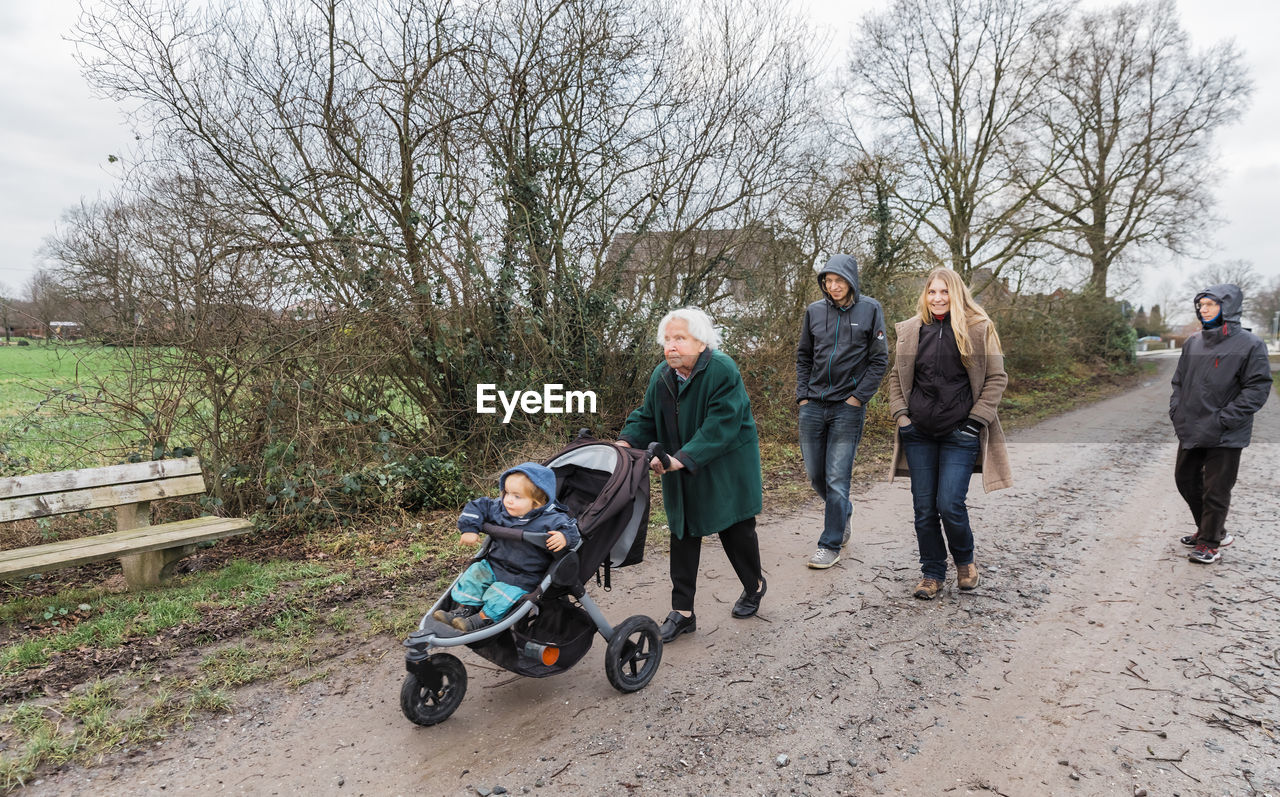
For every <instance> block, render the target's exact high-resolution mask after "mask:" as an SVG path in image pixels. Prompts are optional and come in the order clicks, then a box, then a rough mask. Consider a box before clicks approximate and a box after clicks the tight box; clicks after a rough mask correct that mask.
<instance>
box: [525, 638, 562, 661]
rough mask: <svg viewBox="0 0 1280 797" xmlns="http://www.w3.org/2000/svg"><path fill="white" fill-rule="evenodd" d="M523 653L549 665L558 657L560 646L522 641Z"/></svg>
mask: <svg viewBox="0 0 1280 797" xmlns="http://www.w3.org/2000/svg"><path fill="white" fill-rule="evenodd" d="M523 652H524V655H526V656H528V657H529V658H531V659H537V660H539V661H541V662H542V663H543V664H545V665H547V666H548V667H550V666H551V665H552V664H555V663H556V661H557V660H558V659H559V658H560V648H558V647H556V646H555V645H539V644H538V643H537V642H526V643H524V651H523Z"/></svg>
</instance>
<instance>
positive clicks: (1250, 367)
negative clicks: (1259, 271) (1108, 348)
mask: <svg viewBox="0 0 1280 797" xmlns="http://www.w3.org/2000/svg"><path fill="white" fill-rule="evenodd" d="M1243 303H1244V293H1243V292H1242V291H1241V290H1240V288H1238V287H1236V286H1235V285H1214V286H1212V287H1209V288H1206V289H1205V290H1203V291H1201V292H1200V293H1198V294H1196V298H1195V307H1196V314H1197V316H1198V317H1199V319H1200V323H1201V325H1202V326H1203V328H1204V329H1203V330H1202V331H1201V332H1200V334H1198V335H1192V336H1191V337H1189V338H1187V342H1186V343H1185V344H1184V345H1183V347H1182V356H1181V357H1180V358H1179V359H1178V368H1177V370H1175V371H1174V372H1173V395H1172V396H1170V397H1169V417H1170V418H1171V419H1172V420H1173V428H1174V431H1176V432H1177V433H1178V443H1179V446H1178V460H1177V464H1176V465H1175V466H1174V473H1173V477H1174V481H1175V482H1176V483H1177V485H1178V492H1179V493H1181V494H1182V497H1183V499H1185V500H1186V502H1187V506H1188V507H1190V508H1191V516H1192V517H1193V518H1194V519H1195V522H1196V533H1195V534H1189V535H1187V536H1185V537H1183V538H1182V540H1181V541H1182V544H1183V545H1189V546H1193V550H1192V551H1191V554H1190V559H1191V561H1193V562H1200V563H1201V564H1210V563H1212V562H1216V561H1218V559H1219V558H1220V554H1219V553H1218V549H1219V548H1222V547H1225V546H1227V545H1230V544H1231V542H1232V539H1231V535H1229V534H1227V533H1226V530H1225V527H1226V521H1227V509H1228V507H1229V506H1230V505H1231V488H1232V487H1234V486H1235V483H1236V473H1237V471H1238V470H1239V468H1240V452H1241V451H1242V450H1243V449H1244V448H1245V447H1246V446H1248V445H1249V438H1250V436H1251V435H1252V433H1253V416H1254V413H1256V412H1257V411H1258V410H1260V409H1262V405H1264V404H1266V403H1267V396H1268V395H1270V393H1271V366H1270V365H1269V364H1268V362H1267V347H1266V344H1264V343H1263V342H1262V341H1261V340H1260V339H1259V338H1258V337H1257V336H1256V335H1254V334H1253V333H1251V332H1249V331H1248V330H1247V329H1245V328H1244V327H1242V326H1240V308H1241V306H1242V305H1243Z"/></svg>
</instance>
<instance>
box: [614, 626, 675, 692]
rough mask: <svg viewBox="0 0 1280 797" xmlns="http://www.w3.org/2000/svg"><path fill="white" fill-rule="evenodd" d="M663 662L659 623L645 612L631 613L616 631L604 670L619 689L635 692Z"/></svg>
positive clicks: (651, 678)
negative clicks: (640, 613) (632, 615)
mask: <svg viewBox="0 0 1280 797" xmlns="http://www.w3.org/2000/svg"><path fill="white" fill-rule="evenodd" d="M661 662H662V637H661V635H660V634H659V633H658V624H657V623H655V622H654V621H653V619H652V618H649V617H645V616H643V615H635V616H634V617H628V618H627V619H626V620H623V621H622V625H620V626H618V627H617V628H615V629H614V631H613V636H612V637H610V639H609V647H608V648H607V649H606V650H605V652H604V672H605V675H607V676H609V683H610V684H612V685H613V688H614V689H617V690H618V691H619V692H636V691H639V690H641V689H644V688H645V687H646V686H648V685H649V682H650V681H652V680H653V675H654V673H656V672H657V671H658V664H659V663H661Z"/></svg>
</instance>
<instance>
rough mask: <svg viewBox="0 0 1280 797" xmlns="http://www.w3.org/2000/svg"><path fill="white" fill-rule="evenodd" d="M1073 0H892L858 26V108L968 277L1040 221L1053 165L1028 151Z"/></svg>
mask: <svg viewBox="0 0 1280 797" xmlns="http://www.w3.org/2000/svg"><path fill="white" fill-rule="evenodd" d="M1069 8H1070V6H1064V5H1062V4H1056V3H1050V2H1048V1H1047V0H945V1H944V2H929V1H928V0H896V2H895V3H894V4H893V5H892V6H891V7H890V8H889V9H888V10H887V11H885V12H882V13H879V14H873V15H870V16H868V17H867V18H866V20H865V21H864V22H863V24H862V27H861V31H860V34H859V37H858V39H857V41H856V42H855V45H854V51H853V59H852V63H851V75H852V78H853V85H854V88H855V92H856V95H857V97H858V100H859V103H860V107H861V108H862V110H863V111H864V113H866V114H868V115H870V117H871V118H874V119H876V120H878V121H879V122H880V123H882V124H883V125H884V126H885V132H886V134H887V135H886V136H885V137H884V140H886V141H890V142H893V144H894V146H895V147H896V148H897V153H896V154H897V157H898V159H899V160H900V161H901V162H902V163H904V164H908V165H909V166H910V167H911V179H908V180H904V181H902V182H900V183H899V184H897V185H896V186H894V197H895V199H896V200H897V201H898V202H900V203H901V204H902V205H903V206H904V207H905V208H906V209H907V210H908V212H909V213H910V214H911V216H912V217H914V218H916V219H919V221H920V222H921V231H922V233H926V234H927V237H926V240H925V242H926V243H932V242H935V241H936V242H937V243H938V244H939V245H940V247H941V249H942V253H943V257H944V258H945V259H946V261H947V262H949V263H950V265H951V266H952V267H953V268H955V269H956V270H957V271H959V272H960V273H961V274H963V275H965V276H966V277H968V276H969V275H970V274H972V273H973V272H974V271H976V270H977V269H979V268H988V269H990V270H991V273H992V274H993V276H997V277H998V276H999V275H1000V272H1001V270H1002V269H1004V268H1005V267H1006V266H1007V265H1008V264H1009V263H1010V262H1011V261H1013V260H1015V259H1016V258H1019V257H1023V256H1026V255H1028V254H1029V253H1030V247H1031V246H1032V245H1033V244H1035V243H1036V242H1037V241H1038V240H1039V239H1040V238H1041V237H1042V236H1043V234H1044V231H1045V225H1046V222H1045V220H1044V219H1042V218H1041V217H1040V215H1039V208H1038V206H1037V205H1036V204H1035V203H1033V202H1032V199H1033V197H1034V193H1035V191H1036V189H1038V188H1039V186H1041V185H1043V184H1044V182H1045V181H1046V180H1048V178H1049V177H1050V176H1051V175H1052V173H1053V170H1054V169H1055V168H1056V165H1057V161H1056V159H1054V158H1052V157H1051V158H1048V159H1047V160H1046V159H1044V158H1039V157H1028V156H1027V150H1028V148H1029V147H1030V146H1032V144H1033V142H1032V141H1031V140H1030V137H1029V133H1028V130H1027V127H1028V124H1029V122H1030V120H1031V119H1032V118H1033V117H1034V114H1035V112H1036V110H1037V109H1038V106H1039V103H1040V102H1041V101H1042V98H1043V96H1044V94H1043V83H1044V80H1045V78H1046V76H1047V74H1048V69H1047V64H1046V62H1045V56H1046V55H1047V54H1048V53H1049V52H1050V51H1051V50H1050V45H1051V42H1052V37H1053V34H1054V33H1055V31H1056V30H1057V29H1058V28H1060V27H1061V26H1062V24H1063V23H1064V21H1065V19H1066V14H1067V11H1068V10H1069Z"/></svg>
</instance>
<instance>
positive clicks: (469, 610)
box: [431, 603, 480, 625]
mask: <svg viewBox="0 0 1280 797" xmlns="http://www.w3.org/2000/svg"><path fill="white" fill-rule="evenodd" d="M479 611H480V607H479V606H468V605H467V604H465V603H459V604H458V605H457V607H456V608H454V609H453V611H449V612H446V611H445V610H444V609H436V610H435V612H434V613H433V614H432V615H431V617H432V618H433V619H435V620H439V621H440V622H442V623H448V624H449V625H453V621H454V620H455V619H459V618H463V617H470V616H471V615H473V614H475V613H477V612H479Z"/></svg>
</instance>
